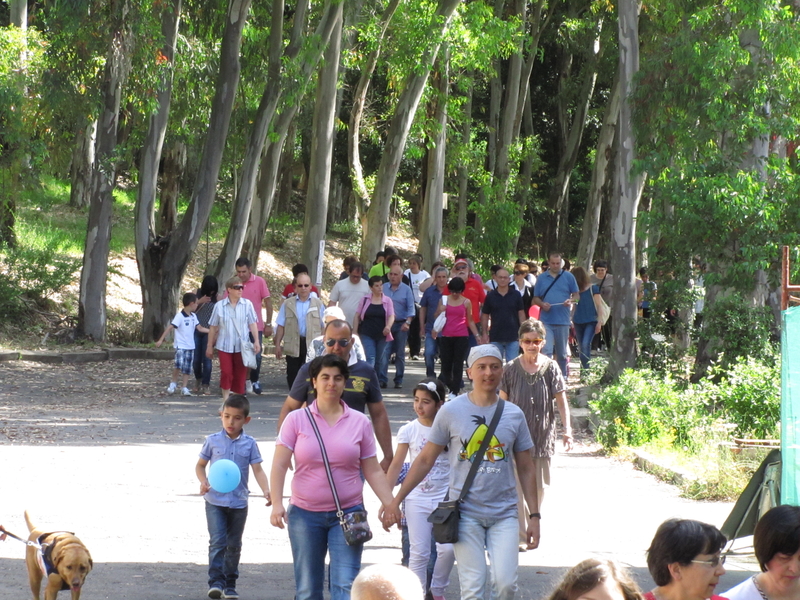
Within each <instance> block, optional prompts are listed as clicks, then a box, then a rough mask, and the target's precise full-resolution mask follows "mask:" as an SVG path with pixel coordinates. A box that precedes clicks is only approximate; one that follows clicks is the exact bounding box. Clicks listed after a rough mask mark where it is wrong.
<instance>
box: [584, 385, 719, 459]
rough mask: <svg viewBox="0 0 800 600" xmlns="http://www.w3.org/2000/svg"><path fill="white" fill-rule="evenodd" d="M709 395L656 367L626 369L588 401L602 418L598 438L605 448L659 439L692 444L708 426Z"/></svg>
mask: <svg viewBox="0 0 800 600" xmlns="http://www.w3.org/2000/svg"><path fill="white" fill-rule="evenodd" d="M706 403H707V397H706V396H705V395H704V394H701V393H697V390H696V389H694V388H692V387H685V388H684V387H681V386H679V385H677V384H676V383H675V382H674V381H673V380H672V379H670V378H667V379H663V378H662V377H661V376H659V375H657V374H656V373H654V372H653V371H650V370H647V369H642V370H638V371H634V370H632V369H627V370H625V372H624V373H623V374H622V376H621V377H620V378H619V381H618V382H617V383H616V384H613V385H610V386H608V387H606V388H605V389H604V390H603V391H602V392H601V393H600V396H599V397H598V398H597V399H595V400H592V401H590V402H589V406H590V408H591V409H592V410H593V411H594V412H595V414H597V415H598V416H599V418H600V425H599V427H598V429H597V438H598V440H599V441H600V443H602V444H603V446H605V447H606V448H616V447H618V446H641V445H643V444H646V443H648V442H651V441H653V440H656V439H662V440H668V441H669V442H671V443H673V444H677V445H680V446H686V447H692V446H694V444H695V439H696V436H695V435H694V434H695V432H696V430H698V429H700V428H703V427H707V426H708V425H709V424H710V422H711V412H710V411H709V409H708V407H707V404H706Z"/></svg>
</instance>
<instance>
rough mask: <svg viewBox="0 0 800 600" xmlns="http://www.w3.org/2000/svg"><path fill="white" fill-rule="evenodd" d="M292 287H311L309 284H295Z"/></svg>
mask: <svg viewBox="0 0 800 600" xmlns="http://www.w3.org/2000/svg"><path fill="white" fill-rule="evenodd" d="M294 287H302V288H307V287H311V284H310V283H295V284H294Z"/></svg>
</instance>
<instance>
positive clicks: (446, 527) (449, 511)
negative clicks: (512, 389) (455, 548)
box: [306, 399, 505, 544]
mask: <svg viewBox="0 0 800 600" xmlns="http://www.w3.org/2000/svg"><path fill="white" fill-rule="evenodd" d="M504 406H505V400H503V399H500V400H498V401H497V408H495V410H494V416H493V417H492V422H491V423H489V428H488V429H487V430H486V435H485V436H484V438H483V441H482V442H481V446H480V448H478V453H477V454H476V455H475V459H474V461H473V462H472V466H471V467H470V468H469V473H467V479H466V480H465V481H464V486H463V487H462V488H461V494H460V495H459V497H458V500H448V499H447V498H445V499H444V500H443V501H442V502H439V506H437V507H436V508H435V509H434V511H433V512H432V513H431V514H430V516H428V523H432V524H433V539H434V540H436V541H437V542H438V543H439V544H454V543H456V542H457V541H458V522H459V520H460V519H461V509H460V508H459V505H460V504H461V503H462V502H463V501H464V498H465V497H466V495H467V492H469V488H470V487H472V482H473V481H474V479H475V475H477V473H478V469H479V468H480V466H481V462H483V457H484V456H485V455H486V450H488V449H489V443H490V442H491V440H492V436H493V435H494V431H495V429H497V424H498V423H499V422H500V417H501V416H502V414H503V407H504ZM306 410H308V409H306Z"/></svg>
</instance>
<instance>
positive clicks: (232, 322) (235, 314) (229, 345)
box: [208, 298, 257, 353]
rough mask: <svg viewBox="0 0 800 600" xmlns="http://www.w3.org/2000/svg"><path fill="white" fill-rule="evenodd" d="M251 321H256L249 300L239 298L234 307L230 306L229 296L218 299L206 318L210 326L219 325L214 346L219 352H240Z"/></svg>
mask: <svg viewBox="0 0 800 600" xmlns="http://www.w3.org/2000/svg"><path fill="white" fill-rule="evenodd" d="M251 323H257V321H256V311H255V309H254V308H253V303H252V302H250V300H247V299H246V298H240V299H239V302H237V303H236V308H234V307H232V306H231V301H230V298H225V299H224V300H220V301H219V302H217V303H216V304H215V305H214V312H212V313H211V318H210V319H209V320H208V324H209V325H210V326H211V327H219V331H218V332H217V340H216V343H215V344H214V347H215V348H216V349H217V350H220V351H221V352H229V353H232V352H241V351H242V340H246V339H249V336H250V324H251ZM237 327H238V330H237Z"/></svg>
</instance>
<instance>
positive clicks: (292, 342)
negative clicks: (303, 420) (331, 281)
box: [275, 273, 325, 389]
mask: <svg viewBox="0 0 800 600" xmlns="http://www.w3.org/2000/svg"><path fill="white" fill-rule="evenodd" d="M294 291H295V293H294V295H293V296H292V297H290V298H287V299H286V301H285V302H284V303H283V304H282V305H281V309H280V311H279V312H278V318H277V319H276V321H275V323H276V325H277V326H278V327H277V329H276V331H275V358H277V359H280V358H281V356H283V355H284V354H285V355H286V381H287V383H288V384H289V389H292V385H293V384H294V380H295V378H296V377H297V373H298V371H300V367H302V366H303V364H304V363H305V362H306V353H307V352H308V342H307V341H306V340H313V339H314V338H315V337H317V336H318V335H319V334H320V333H321V332H322V328H323V325H324V324H323V322H322V318H323V314H324V313H325V304H324V303H323V302H322V300H320V299H319V298H315V297H312V296H311V277H309V276H308V273H300V274H299V275H298V276H297V279H296V281H295V284H294ZM281 343H283V347H281Z"/></svg>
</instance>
